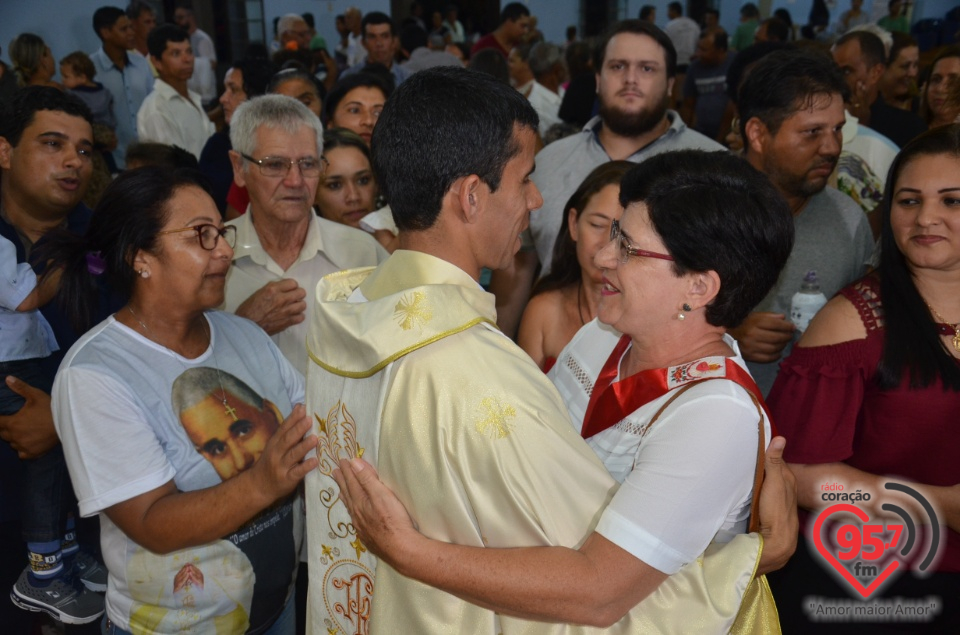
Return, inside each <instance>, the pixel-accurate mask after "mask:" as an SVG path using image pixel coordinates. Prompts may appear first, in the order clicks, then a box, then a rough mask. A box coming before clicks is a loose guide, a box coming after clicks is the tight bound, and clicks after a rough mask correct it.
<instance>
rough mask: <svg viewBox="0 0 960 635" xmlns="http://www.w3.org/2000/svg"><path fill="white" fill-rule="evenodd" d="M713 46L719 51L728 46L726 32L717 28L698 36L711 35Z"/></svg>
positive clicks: (728, 39)
mask: <svg viewBox="0 0 960 635" xmlns="http://www.w3.org/2000/svg"><path fill="white" fill-rule="evenodd" d="M711 36H712V42H713V47H714V48H715V49H717V50H719V51H726V50H727V49H728V48H730V38H729V37H727V32H726V31H724V30H723V29H717V30H715V31H710V32H709V33H704V34H703V35H701V36H700V37H711Z"/></svg>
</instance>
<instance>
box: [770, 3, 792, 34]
mask: <svg viewBox="0 0 960 635" xmlns="http://www.w3.org/2000/svg"><path fill="white" fill-rule="evenodd" d="M773 17H775V18H778V19H780V20H783V23H784V24H786V25H787V28H789V29H791V30H792V29H793V17H792V16H791V15H790V12H789V11H787V10H786V9H784V8H783V7H781V8H779V9H777V10H776V11H774V12H773Z"/></svg>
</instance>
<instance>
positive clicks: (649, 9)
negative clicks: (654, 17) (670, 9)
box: [638, 4, 657, 20]
mask: <svg viewBox="0 0 960 635" xmlns="http://www.w3.org/2000/svg"><path fill="white" fill-rule="evenodd" d="M656 10H657V8H656V7H655V6H653V5H652V4H645V5H643V6H642V7H640V15H639V16H638V17H639V18H640V19H641V20H646V19H647V18H649V17H650V14H651V13H653V12H654V11H656Z"/></svg>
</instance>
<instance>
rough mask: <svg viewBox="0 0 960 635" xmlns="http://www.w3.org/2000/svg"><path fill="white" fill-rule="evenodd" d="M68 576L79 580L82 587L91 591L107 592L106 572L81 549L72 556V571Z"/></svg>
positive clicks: (94, 559)
mask: <svg viewBox="0 0 960 635" xmlns="http://www.w3.org/2000/svg"><path fill="white" fill-rule="evenodd" d="M69 575H70V576H74V577H78V578H80V581H81V582H83V586H85V587H87V588H88V589H90V590H91V591H96V592H97V593H104V592H106V590H107V570H106V569H105V568H104V567H103V565H102V564H100V563H99V562H98V561H97V559H96V558H94V557H93V556H91V555H90V554H89V553H87V552H86V551H83V550H82V549H81V550H80V551H78V552H77V555H75V556H73V571H71V572H70V574H69Z"/></svg>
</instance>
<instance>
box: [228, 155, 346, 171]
mask: <svg viewBox="0 0 960 635" xmlns="http://www.w3.org/2000/svg"><path fill="white" fill-rule="evenodd" d="M240 156H241V157H243V158H244V159H246V160H247V161H249V162H250V163H256V164H257V167H259V168H260V174H262V175H264V176H287V174H289V173H290V169H291V168H292V167H293V166H294V164H296V165H297V166H298V167H299V168H300V174H302V175H303V176H320V175H321V174H323V173H324V172H326V171H327V166H328V165H330V162H329V161H327V158H326V157H304V158H302V159H288V158H286V157H263V158H262V159H254V158H253V157H252V156H250V155H249V154H243V153H241V154H240Z"/></svg>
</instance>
